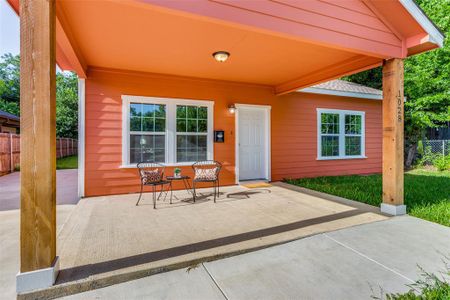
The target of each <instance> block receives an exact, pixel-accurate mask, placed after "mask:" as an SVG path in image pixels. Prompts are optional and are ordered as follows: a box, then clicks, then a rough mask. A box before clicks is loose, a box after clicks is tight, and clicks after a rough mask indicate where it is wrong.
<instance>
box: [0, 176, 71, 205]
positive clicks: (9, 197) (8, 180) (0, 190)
mask: <svg viewBox="0 0 450 300" xmlns="http://www.w3.org/2000/svg"><path fill="white" fill-rule="evenodd" d="M56 195H57V199H56V202H57V204H77V202H78V200H79V199H78V170H77V169H71V170H57V171H56ZM19 207H20V172H14V173H11V174H8V175H4V176H1V177H0V211H5V210H11V209H19Z"/></svg>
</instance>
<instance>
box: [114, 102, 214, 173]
mask: <svg viewBox="0 0 450 300" xmlns="http://www.w3.org/2000/svg"><path fill="white" fill-rule="evenodd" d="M131 102H134V103H144V104H145V103H147V104H164V105H166V131H165V134H166V145H165V146H166V161H165V162H164V163H163V164H164V165H166V166H190V165H192V164H193V163H194V162H180V163H178V162H176V151H177V149H176V138H177V136H176V135H177V132H176V108H177V105H193V106H206V107H207V108H208V130H207V134H206V136H207V148H208V149H207V154H206V158H207V159H208V160H213V159H214V139H213V125H214V121H213V117H214V101H205V100H192V99H180V98H160V97H145V96H130V95H122V165H121V166H120V168H136V167H137V164H131V163H130V162H129V158H130V155H129V154H130V153H129V151H130V148H129V145H130V128H129V126H130V125H129V124H130V123H129V122H128V119H129V109H130V103H131Z"/></svg>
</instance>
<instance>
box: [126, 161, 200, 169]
mask: <svg viewBox="0 0 450 300" xmlns="http://www.w3.org/2000/svg"><path fill="white" fill-rule="evenodd" d="M194 163H195V161H193V162H181V163H170V164H166V163H160V164H161V165H163V166H164V167H190V166H192V165H193V164H194ZM136 168H137V164H131V165H121V166H119V169H136Z"/></svg>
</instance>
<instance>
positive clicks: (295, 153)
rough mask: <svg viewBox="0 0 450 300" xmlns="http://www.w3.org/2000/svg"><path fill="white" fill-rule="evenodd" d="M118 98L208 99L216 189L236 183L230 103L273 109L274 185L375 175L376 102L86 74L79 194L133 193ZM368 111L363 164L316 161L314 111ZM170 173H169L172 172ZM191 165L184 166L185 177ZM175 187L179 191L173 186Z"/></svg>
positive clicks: (199, 82) (172, 79) (136, 188)
mask: <svg viewBox="0 0 450 300" xmlns="http://www.w3.org/2000/svg"><path fill="white" fill-rule="evenodd" d="M121 95H140V96H154V97H168V98H187V99H198V100H214V101H215V105H214V129H216V130H224V131H225V143H223V144H220V143H216V144H214V158H215V159H216V160H218V161H220V162H222V163H223V165H224V168H223V170H222V173H221V184H223V185H230V184H234V183H235V176H234V167H235V166H234V165H235V163H234V161H235V153H234V152H235V151H234V149H235V144H234V135H235V133H234V126H235V123H234V115H232V114H230V113H229V112H228V110H227V107H228V105H229V104H232V103H241V104H261V105H271V106H272V112H271V118H272V124H271V129H272V138H271V139H272V145H271V147H272V158H271V160H272V180H274V181H275V180H281V179H283V178H287V177H292V178H294V177H304V176H309V177H311V176H320V175H340V174H368V173H378V172H381V140H382V128H381V101H377V100H363V99H355V98H343V97H334V96H325V95H314V94H304V93H293V94H288V95H284V96H280V97H276V96H274V94H273V90H272V89H271V88H269V87H265V86H257V85H246V84H240V83H230V82H220V81H212V80H211V81H209V80H200V79H192V78H181V77H171V76H166V75H153V74H142V73H126V72H112V71H106V70H100V69H92V70H91V71H90V73H89V75H88V79H86V124H85V126H86V157H85V159H86V161H85V170H86V174H85V195H86V196H95V195H106V194H120V193H133V192H137V191H139V178H138V174H137V171H136V169H121V168H120V165H121V164H122V128H121V127H122V112H121V110H122V106H121V105H122V101H121ZM318 107H320V108H336V109H347V110H361V111H365V112H366V156H367V157H368V158H367V159H352V160H331V161H317V160H316V156H317V128H316V122H317V120H316V118H317V116H316V108H318ZM172 172H173V168H171V167H168V168H167V173H168V174H171V173H172ZM190 172H191V167H183V173H186V174H190ZM176 187H181V186H176Z"/></svg>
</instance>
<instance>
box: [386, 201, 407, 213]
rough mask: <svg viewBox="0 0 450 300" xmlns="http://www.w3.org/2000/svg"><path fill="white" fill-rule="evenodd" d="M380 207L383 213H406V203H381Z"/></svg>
mask: <svg viewBox="0 0 450 300" xmlns="http://www.w3.org/2000/svg"><path fill="white" fill-rule="evenodd" d="M380 209H381V212H382V213H385V214H388V215H391V216H401V215H406V205H403V204H402V205H392V204H387V203H381V205H380Z"/></svg>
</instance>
